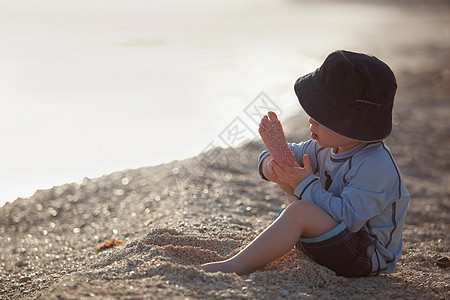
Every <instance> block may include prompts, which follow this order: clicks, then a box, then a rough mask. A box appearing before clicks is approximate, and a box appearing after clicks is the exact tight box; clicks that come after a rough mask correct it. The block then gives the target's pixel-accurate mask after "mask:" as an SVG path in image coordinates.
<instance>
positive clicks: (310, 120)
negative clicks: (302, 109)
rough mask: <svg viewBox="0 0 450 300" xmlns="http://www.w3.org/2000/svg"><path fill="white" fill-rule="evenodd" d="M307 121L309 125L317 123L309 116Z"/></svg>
mask: <svg viewBox="0 0 450 300" xmlns="http://www.w3.org/2000/svg"><path fill="white" fill-rule="evenodd" d="M308 122H309V124H311V125H317V122H316V121H314V120H313V119H312V118H311V117H309V118H308Z"/></svg>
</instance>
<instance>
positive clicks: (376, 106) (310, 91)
mask: <svg viewBox="0 0 450 300" xmlns="http://www.w3.org/2000/svg"><path fill="white" fill-rule="evenodd" d="M396 89H397V82H396V80H395V76H394V73H393V72H392V70H391V69H390V68H389V67H388V66H387V65H386V64H385V63H384V62H382V61H381V60H379V59H378V58H376V57H374V56H370V55H367V54H363V53H354V52H350V51H345V50H339V51H335V52H333V53H331V54H330V55H328V57H327V58H326V59H325V61H324V63H323V64H322V66H321V67H320V68H318V69H317V70H315V71H314V72H311V73H309V74H307V75H305V76H303V77H300V78H299V79H298V80H297V81H296V82H295V85H294V90H295V93H296V94H297V97H298V100H299V101H300V104H301V106H302V107H303V109H304V110H305V112H306V113H307V114H308V115H309V116H310V117H311V118H313V119H314V120H315V121H317V122H318V123H320V124H322V125H323V126H325V127H327V128H328V129H331V130H332V131H334V132H336V133H338V134H340V135H343V136H345V137H348V138H352V139H355V140H358V141H362V142H372V141H379V140H383V139H384V138H386V137H387V136H388V135H389V134H390V133H391V129H392V107H393V103H394V96H395V91H396Z"/></svg>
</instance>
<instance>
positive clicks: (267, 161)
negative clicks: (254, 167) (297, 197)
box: [261, 154, 278, 182]
mask: <svg viewBox="0 0 450 300" xmlns="http://www.w3.org/2000/svg"><path fill="white" fill-rule="evenodd" d="M261 169H262V173H263V174H264V177H266V178H267V179H268V180H270V181H272V182H277V181H278V178H277V174H275V172H274V171H273V166H272V158H271V156H270V154H269V155H267V156H266V157H264V159H263V161H262V166H261Z"/></svg>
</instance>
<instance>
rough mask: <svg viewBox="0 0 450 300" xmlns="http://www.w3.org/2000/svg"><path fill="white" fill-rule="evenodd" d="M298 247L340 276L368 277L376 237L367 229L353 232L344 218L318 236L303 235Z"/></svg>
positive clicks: (370, 271) (370, 270)
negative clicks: (366, 230)
mask: <svg viewBox="0 0 450 300" xmlns="http://www.w3.org/2000/svg"><path fill="white" fill-rule="evenodd" d="M295 248H296V249H298V250H300V251H302V252H304V253H305V254H306V255H308V256H309V257H311V258H312V259H313V260H315V261H316V262H317V263H319V264H320V265H322V266H325V267H327V268H329V269H331V270H333V271H334V272H336V274H337V275H339V276H345V277H366V276H370V275H371V273H372V262H371V256H372V254H373V251H374V250H375V240H374V239H373V238H371V237H370V236H369V235H368V234H367V233H366V232H365V231H364V230H360V231H358V232H350V230H348V228H347V226H346V225H345V223H344V222H342V223H340V224H339V225H338V226H336V227H335V228H333V229H332V230H330V231H329V232H327V233H325V234H322V235H321V236H318V237H315V238H301V239H300V240H299V241H298V243H297V244H296V245H295Z"/></svg>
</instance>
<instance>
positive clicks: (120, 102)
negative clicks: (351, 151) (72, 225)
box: [0, 0, 400, 206]
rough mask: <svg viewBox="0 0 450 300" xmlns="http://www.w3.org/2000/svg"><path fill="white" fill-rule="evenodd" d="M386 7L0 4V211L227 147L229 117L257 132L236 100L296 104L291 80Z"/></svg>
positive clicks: (351, 41) (360, 38)
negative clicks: (85, 182) (41, 193)
mask: <svg viewBox="0 0 450 300" xmlns="http://www.w3.org/2000/svg"><path fill="white" fill-rule="evenodd" d="M398 14H400V12H399V11H397V10H393V9H385V8H382V7H377V6H373V7H372V6H368V5H367V4H352V5H349V4H339V5H336V4H334V5H326V4H316V3H313V4H310V3H308V2H296V1H266V0H264V1H261V0H258V1H237V0H235V1H231V0H227V1H207V0H197V1H163V0H160V1H155V0H150V1H149V0H146V1H138V0H130V1H113V0H109V1H104V0H90V1H70V0H54V1H50V0H36V1H20V0H11V1H5V0H0V36H1V39H0V107H1V109H0V136H1V140H2V143H1V145H2V146H1V148H0V206H1V205H2V204H3V203H4V202H6V201H12V200H14V199H16V198H17V197H27V196H30V195H32V194H33V193H34V191H35V190H36V189H44V188H50V187H52V186H53V185H60V184H63V183H66V182H76V181H79V180H81V179H82V178H83V177H97V176H101V175H103V174H106V173H110V172H113V171H118V170H123V169H127V168H138V167H143V166H150V165H155V164H159V163H162V162H167V161H171V160H174V159H183V158H186V157H190V156H194V155H196V154H198V153H200V152H201V151H203V149H205V147H207V146H208V145H209V144H210V143H211V142H212V141H213V142H214V143H215V144H222V145H225V144H226V143H225V142H224V141H223V139H220V134H221V133H223V131H224V130H226V129H227V128H229V126H230V124H232V123H233V122H234V121H235V120H236V118H237V117H238V118H239V120H240V121H241V123H243V124H244V125H245V126H247V127H248V128H250V129H251V130H256V128H257V125H256V123H254V122H253V121H252V120H251V118H250V117H249V116H248V115H247V114H245V109H246V108H248V106H249V105H252V103H253V102H252V101H254V100H255V98H257V96H258V95H260V93H261V92H264V93H265V95H266V96H267V97H268V98H270V100H272V101H273V102H275V103H276V105H277V106H278V108H279V109H280V111H282V113H283V114H282V117H288V116H289V115H290V114H291V115H292V114H294V113H298V112H299V107H298V104H297V100H296V98H295V95H294V93H293V91H292V86H293V83H294V81H295V79H296V78H297V77H299V76H300V75H303V74H305V73H307V72H310V71H312V70H313V69H315V68H316V67H317V66H319V65H320V64H321V62H322V61H323V59H324V58H325V56H326V55H327V54H328V53H329V52H331V51H333V50H335V49H339V48H346V49H354V50H358V51H365V50H366V49H369V48H370V47H372V48H370V49H373V48H374V47H373V45H374V43H373V42H372V43H369V44H366V43H363V42H364V39H367V37H368V36H370V37H371V39H372V41H373V40H375V41H376V39H377V38H378V36H377V34H379V31H380V30H383V29H382V28H383V26H388V25H389V21H388V20H393V19H396V18H397V15H398ZM361 44H364V45H365V46H362V47H361ZM357 46H358V47H357ZM375 54H376V53H375ZM241 125H242V124H241ZM247 137H249V136H247ZM234 142H237V141H233V143H234Z"/></svg>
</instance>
